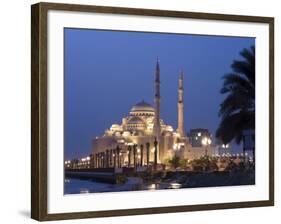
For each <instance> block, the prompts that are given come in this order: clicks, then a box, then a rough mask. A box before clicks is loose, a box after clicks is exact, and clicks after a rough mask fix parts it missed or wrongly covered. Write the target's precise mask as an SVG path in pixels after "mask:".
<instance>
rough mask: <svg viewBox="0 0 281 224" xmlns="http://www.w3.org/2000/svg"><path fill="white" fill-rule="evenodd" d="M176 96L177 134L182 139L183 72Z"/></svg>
mask: <svg viewBox="0 0 281 224" xmlns="http://www.w3.org/2000/svg"><path fill="white" fill-rule="evenodd" d="M178 95H179V96H178V133H179V135H180V137H184V136H185V132H184V125H183V71H181V72H180V77H179V88H178Z"/></svg>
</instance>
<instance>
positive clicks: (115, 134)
mask: <svg viewBox="0 0 281 224" xmlns="http://www.w3.org/2000/svg"><path fill="white" fill-rule="evenodd" d="M183 91H184V88H183V72H180V75H179V80H178V102H177V106H178V127H177V129H176V130H175V129H174V128H173V127H172V126H171V125H169V124H166V123H165V122H164V121H163V120H162V119H161V118H160V103H161V97H160V65H159V60H157V63H156V71H155V81H154V92H155V94H154V105H153V106H152V105H150V104H148V103H146V102H145V101H141V102H139V103H137V104H136V105H134V106H133V107H132V109H131V111H130V112H129V114H128V116H127V117H124V118H123V119H122V122H121V124H112V125H111V127H110V128H109V129H108V130H106V131H105V133H104V135H103V136H98V137H96V138H94V139H93V141H92V150H91V154H92V155H94V156H96V157H97V161H98V158H100V157H102V158H104V157H107V158H109V159H107V163H109V164H107V165H108V166H113V164H112V161H114V162H115V158H114V159H113V157H118V161H120V163H121V164H120V166H131V165H132V163H133V162H134V163H136V162H137V163H140V164H141V165H147V164H150V163H155V162H156V161H157V164H163V163H165V161H167V160H168V159H171V158H172V157H173V156H174V155H177V156H179V157H180V158H185V159H188V160H193V159H195V158H199V157H200V156H202V155H205V154H209V155H210V154H212V153H213V148H212V146H211V144H209V146H208V147H206V145H205V146H203V145H202V146H199V147H193V146H192V145H191V144H190V141H189V138H188V136H187V135H186V132H185V130H184V100H183ZM209 140H210V139H209ZM132 161H133V162H132Z"/></svg>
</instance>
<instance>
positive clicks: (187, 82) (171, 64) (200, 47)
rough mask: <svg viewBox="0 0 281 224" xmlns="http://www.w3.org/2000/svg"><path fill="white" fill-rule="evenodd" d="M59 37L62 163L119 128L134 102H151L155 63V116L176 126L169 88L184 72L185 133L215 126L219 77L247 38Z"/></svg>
mask: <svg viewBox="0 0 281 224" xmlns="http://www.w3.org/2000/svg"><path fill="white" fill-rule="evenodd" d="M64 38H65V74H64V77H65V85H64V91H65V96H64V97H65V98H64V100H65V105H64V108H65V109H64V111H65V112H64V116H65V121H64V122H65V129H64V135H65V140H64V142H65V158H66V159H71V158H74V157H81V156H85V155H88V154H89V153H90V148H91V139H92V138H94V137H95V136H97V135H102V134H103V132H104V131H105V129H107V128H109V127H110V126H111V124H113V123H121V119H122V117H125V116H126V115H127V114H128V113H129V111H130V109H131V107H132V106H133V105H134V104H136V103H138V102H139V101H141V100H145V101H146V102H148V103H151V104H153V81H154V72H155V64H156V58H157V57H159V59H160V69H161V118H162V119H164V121H165V123H167V124H171V125H172V126H173V127H174V128H175V129H176V128H177V126H176V124H177V85H178V75H179V70H180V69H182V70H183V71H184V101H185V102H184V103H185V105H184V106H185V111H184V116H185V130H186V131H189V129H191V128H208V129H209V130H210V131H211V133H212V134H214V133H215V130H216V128H217V126H218V123H219V117H218V110H219V105H220V103H221V102H222V100H223V98H224V96H223V95H221V94H220V93H219V91H220V88H221V87H222V76H223V75H224V74H226V73H228V72H230V71H231V69H230V65H231V63H232V61H233V60H234V59H240V55H239V52H240V51H241V50H242V49H243V48H249V47H250V46H251V45H254V44H255V39H254V38H239V37H219V36H200V35H177V34H159V33H143V32H118V31H102V30H87V29H68V28H66V29H65V31H64Z"/></svg>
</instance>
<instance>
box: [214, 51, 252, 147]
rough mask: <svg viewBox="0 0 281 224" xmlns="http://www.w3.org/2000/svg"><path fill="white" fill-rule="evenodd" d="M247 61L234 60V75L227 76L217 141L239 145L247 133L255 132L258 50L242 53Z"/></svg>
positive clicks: (224, 77) (232, 73)
mask: <svg viewBox="0 0 281 224" xmlns="http://www.w3.org/2000/svg"><path fill="white" fill-rule="evenodd" d="M240 55H241V56H242V58H243V60H234V61H233V63H232V65H231V68H232V70H233V72H231V73H229V74H226V75H225V76H223V80H224V83H223V87H222V89H221V90H220V92H221V94H225V95H226V97H225V99H224V101H223V102H222V103H221V105H220V111H219V116H220V117H221V121H220V124H219V127H218V129H217V131H216V137H217V138H219V139H220V140H222V142H223V143H225V144H226V143H228V142H230V141H232V140H235V142H236V143H237V144H239V143H240V142H241V140H242V138H243V130H246V129H255V47H253V46H252V47H251V48H250V49H246V48H245V49H243V50H242V51H241V52H240Z"/></svg>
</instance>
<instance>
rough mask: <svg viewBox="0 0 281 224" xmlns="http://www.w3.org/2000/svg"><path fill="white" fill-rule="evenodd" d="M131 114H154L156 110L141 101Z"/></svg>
mask: <svg viewBox="0 0 281 224" xmlns="http://www.w3.org/2000/svg"><path fill="white" fill-rule="evenodd" d="M131 112H154V108H153V106H151V105H150V104H149V103H146V102H144V101H141V102H139V103H137V104H136V105H135V106H133V107H132V109H131Z"/></svg>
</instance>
